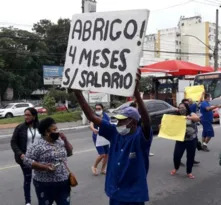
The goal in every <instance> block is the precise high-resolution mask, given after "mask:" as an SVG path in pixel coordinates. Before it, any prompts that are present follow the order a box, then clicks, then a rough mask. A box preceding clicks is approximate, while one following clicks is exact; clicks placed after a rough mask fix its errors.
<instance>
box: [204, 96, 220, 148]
mask: <svg viewBox="0 0 221 205" xmlns="http://www.w3.org/2000/svg"><path fill="white" fill-rule="evenodd" d="M210 98H211V95H210V94H209V93H206V94H205V96H204V101H203V102H202V103H201V105H200V113H201V117H200V119H201V124H202V126H203V132H202V143H203V147H202V148H203V151H207V152H209V149H208V143H209V142H210V140H211V138H213V137H214V130H213V125H212V122H213V110H214V109H216V108H221V106H220V105H219V106H218V105H217V106H210V104H209V101H210Z"/></svg>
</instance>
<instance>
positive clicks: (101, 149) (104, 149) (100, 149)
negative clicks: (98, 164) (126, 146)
mask: <svg viewBox="0 0 221 205" xmlns="http://www.w3.org/2000/svg"><path fill="white" fill-rule="evenodd" d="M93 142H94V146H95V147H96V138H95V137H93ZM109 149H110V147H109V145H105V146H99V147H96V150H97V153H98V154H99V155H103V154H109Z"/></svg>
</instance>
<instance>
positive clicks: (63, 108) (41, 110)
mask: <svg viewBox="0 0 221 205" xmlns="http://www.w3.org/2000/svg"><path fill="white" fill-rule="evenodd" d="M35 109H36V110H37V111H38V113H39V114H44V113H47V109H46V108H44V107H40V106H37V107H35ZM61 111H67V108H66V106H65V105H58V106H56V112H61Z"/></svg>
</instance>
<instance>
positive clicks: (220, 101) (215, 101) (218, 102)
mask: <svg viewBox="0 0 221 205" xmlns="http://www.w3.org/2000/svg"><path fill="white" fill-rule="evenodd" d="M210 105H221V98H215V99H213V100H211V102H210ZM218 110H219V109H218V108H217V109H215V110H213V122H214V123H215V122H219V121H220V119H219V112H218Z"/></svg>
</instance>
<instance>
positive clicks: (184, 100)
mask: <svg viewBox="0 0 221 205" xmlns="http://www.w3.org/2000/svg"><path fill="white" fill-rule="evenodd" d="M186 101H188V102H189V99H187V98H184V99H182V101H181V103H185V102H186Z"/></svg>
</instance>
